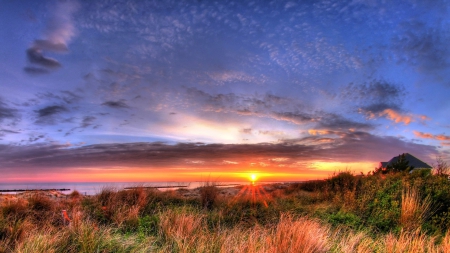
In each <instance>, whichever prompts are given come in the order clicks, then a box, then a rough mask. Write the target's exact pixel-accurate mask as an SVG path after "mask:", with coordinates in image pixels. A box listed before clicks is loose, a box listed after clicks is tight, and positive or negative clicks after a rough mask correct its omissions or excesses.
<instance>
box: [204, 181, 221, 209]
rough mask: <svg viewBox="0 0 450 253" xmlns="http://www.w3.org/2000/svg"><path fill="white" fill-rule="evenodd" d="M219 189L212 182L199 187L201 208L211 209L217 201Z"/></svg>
mask: <svg viewBox="0 0 450 253" xmlns="http://www.w3.org/2000/svg"><path fill="white" fill-rule="evenodd" d="M218 194H219V191H218V189H217V187H216V186H215V185H214V184H211V183H206V184H205V185H204V186H202V187H200V201H201V204H202V207H203V208H206V209H208V210H211V209H212V208H213V206H214V204H215V203H216V201H217V197H218Z"/></svg>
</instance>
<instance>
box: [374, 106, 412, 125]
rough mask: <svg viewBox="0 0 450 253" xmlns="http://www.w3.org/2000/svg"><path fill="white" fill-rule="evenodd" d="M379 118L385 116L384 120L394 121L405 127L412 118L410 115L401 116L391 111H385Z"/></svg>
mask: <svg viewBox="0 0 450 253" xmlns="http://www.w3.org/2000/svg"><path fill="white" fill-rule="evenodd" d="M380 116H386V118H388V119H390V120H392V121H394V122H395V123H400V122H402V123H403V124H405V125H409V123H411V121H413V117H412V116H411V115H402V114H400V113H399V112H397V111H395V110H392V109H386V110H384V111H382V112H381V113H380Z"/></svg>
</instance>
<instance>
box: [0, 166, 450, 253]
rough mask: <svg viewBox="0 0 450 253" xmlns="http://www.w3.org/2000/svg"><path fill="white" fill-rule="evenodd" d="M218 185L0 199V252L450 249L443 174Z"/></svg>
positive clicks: (448, 193)
mask: <svg viewBox="0 0 450 253" xmlns="http://www.w3.org/2000/svg"><path fill="white" fill-rule="evenodd" d="M220 191H221V189H219V188H217V187H216V186H214V184H211V183H209V184H205V186H204V187H202V188H201V189H199V191H198V192H199V194H198V196H190V197H185V196H183V193H185V192H186V190H180V191H165V192H159V191H156V190H152V189H144V188H137V189H133V190H121V191H117V190H114V189H103V190H102V191H101V192H100V193H99V194H97V195H96V196H87V197H86V196H82V195H80V194H79V193H78V192H73V193H72V194H70V195H69V196H67V198H65V199H51V198H49V197H48V196H45V195H42V194H34V195H31V196H29V197H27V198H23V199H19V200H17V201H9V202H7V203H6V202H5V201H4V202H3V203H1V209H0V252H450V233H448V230H449V229H450V182H449V181H448V179H447V177H445V176H437V175H431V174H430V173H429V171H418V172H415V173H412V174H409V173H394V174H385V175H383V174H379V175H365V176H360V175H358V176H355V175H353V174H351V173H349V172H342V173H337V174H336V175H334V176H332V177H330V178H329V179H327V180H321V181H311V182H307V183H298V184H279V185H270V186H251V185H249V186H245V187H242V188H241V189H240V192H239V193H237V194H232V195H229V196H228V195H223V194H219V192H220ZM62 210H67V214H68V217H69V219H70V223H69V222H68V221H67V220H65V218H64V216H63V215H62Z"/></svg>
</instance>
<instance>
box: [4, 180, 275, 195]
mask: <svg viewBox="0 0 450 253" xmlns="http://www.w3.org/2000/svg"><path fill="white" fill-rule="evenodd" d="M268 183H277V182H258V183H257V184H268ZM205 184H206V183H205V182H58V183H55V182H51V183H8V182H7V183H0V190H42V189H68V190H65V191H61V192H62V193H64V194H69V193H71V192H73V191H78V192H79V193H81V194H83V195H96V194H98V193H100V192H101V191H102V190H103V189H112V190H122V189H124V188H126V187H155V188H158V187H161V188H158V189H159V190H161V191H167V190H174V189H179V188H187V189H194V188H197V187H201V186H204V185H205ZM212 184H214V185H217V186H218V187H229V186H237V185H248V184H250V183H249V182H218V183H215V182H212ZM6 193H8V194H16V193H17V192H14V191H12V192H0V194H6Z"/></svg>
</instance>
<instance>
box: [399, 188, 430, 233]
mask: <svg viewBox="0 0 450 253" xmlns="http://www.w3.org/2000/svg"><path fill="white" fill-rule="evenodd" d="M430 211H431V199H430V198H429V197H426V198H425V199H422V198H421V196H420V194H419V192H418V190H417V189H416V188H410V187H407V188H405V189H404V190H403V192H402V205H401V214H400V224H401V225H402V226H403V229H404V230H406V231H415V230H417V229H419V228H420V226H421V225H422V223H423V221H424V220H425V218H427V216H428V215H429V214H430Z"/></svg>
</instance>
